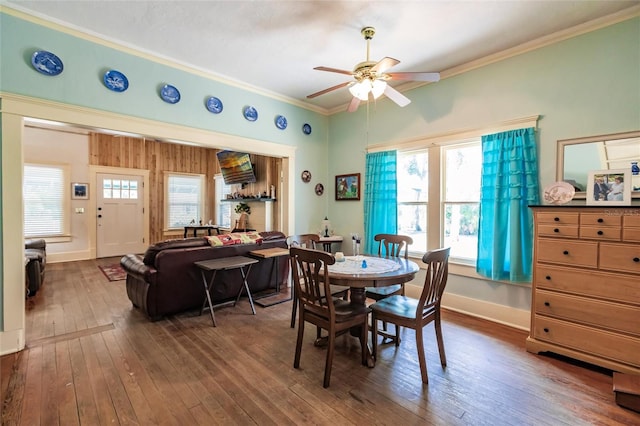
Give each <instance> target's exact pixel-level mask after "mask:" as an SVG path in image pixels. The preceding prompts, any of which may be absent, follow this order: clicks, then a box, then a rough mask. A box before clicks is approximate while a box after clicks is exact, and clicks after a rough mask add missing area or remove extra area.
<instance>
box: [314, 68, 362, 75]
mask: <svg viewBox="0 0 640 426" xmlns="http://www.w3.org/2000/svg"><path fill="white" fill-rule="evenodd" d="M314 70H318V71H328V72H337V73H338V74H346V75H353V72H352V71H347V70H339V69H337V68H329V67H315V68H314Z"/></svg>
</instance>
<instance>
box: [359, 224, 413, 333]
mask: <svg viewBox="0 0 640 426" xmlns="http://www.w3.org/2000/svg"><path fill="white" fill-rule="evenodd" d="M373 239H374V240H375V241H377V242H378V256H386V257H400V256H404V258H405V259H408V258H409V246H410V245H411V244H413V238H411V237H409V236H408V235H397V234H377V235H376V236H374V237H373ZM396 294H399V295H402V296H404V283H401V284H393V285H389V286H384V287H367V288H366V289H365V296H366V297H367V298H368V299H373V300H375V301H376V302H377V301H379V300H382V299H384V298H387V297H389V296H393V295H396ZM373 325H374V326H375V324H373ZM373 329H374V330H376V332H377V333H378V334H380V335H381V336H383V337H385V338H388V339H392V340H394V339H397V337H394V335H391V334H389V333H388V332H387V323H386V322H384V321H383V322H382V329H380V330H377V329H376V328H375V327H374V328H373ZM397 335H398V333H396V334H395V336H397Z"/></svg>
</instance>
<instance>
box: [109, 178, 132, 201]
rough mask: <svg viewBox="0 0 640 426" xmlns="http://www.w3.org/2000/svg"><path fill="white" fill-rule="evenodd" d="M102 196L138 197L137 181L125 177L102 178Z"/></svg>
mask: <svg viewBox="0 0 640 426" xmlns="http://www.w3.org/2000/svg"><path fill="white" fill-rule="evenodd" d="M102 198H104V199H105V200H107V199H115V198H127V199H131V200H137V199H138V181H137V180H126V179H104V180H103V181H102Z"/></svg>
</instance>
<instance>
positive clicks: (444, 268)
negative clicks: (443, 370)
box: [369, 248, 449, 383]
mask: <svg viewBox="0 0 640 426" xmlns="http://www.w3.org/2000/svg"><path fill="white" fill-rule="evenodd" d="M422 261H423V262H424V263H425V264H426V265H427V270H426V278H425V281H424V287H423V288H422V293H421V294H420V299H419V300H418V299H414V298H411V297H407V296H402V295H395V296H390V297H387V298H385V299H382V300H380V301H379V302H376V303H374V304H372V305H370V306H369V307H370V308H371V311H372V316H371V318H372V323H373V326H374V327H375V326H376V322H377V321H379V320H380V321H387V322H390V323H392V324H394V325H395V329H396V339H395V342H396V346H398V345H399V343H400V340H399V339H398V337H399V336H398V334H399V332H398V330H399V328H400V327H408V328H412V329H414V330H415V331H416V347H417V348H418V361H419V362H420V373H421V374H422V382H423V383H428V382H429V379H428V378H427V361H426V358H425V353H424V342H423V334H422V329H423V328H424V326H425V325H427V324H429V323H430V322H432V321H433V322H434V326H435V329H436V339H437V341H438V351H439V352H440V364H442V367H446V365H447V359H446V357H445V353H444V342H443V340H442V326H441V321H440V300H441V298H442V293H443V292H444V288H445V286H446V285H447V277H448V275H449V248H442V249H438V250H432V251H429V252H427V253H426V254H425V255H424V256H423V257H422ZM377 356H378V336H377V335H376V333H375V332H374V333H373V357H374V359H376V358H377Z"/></svg>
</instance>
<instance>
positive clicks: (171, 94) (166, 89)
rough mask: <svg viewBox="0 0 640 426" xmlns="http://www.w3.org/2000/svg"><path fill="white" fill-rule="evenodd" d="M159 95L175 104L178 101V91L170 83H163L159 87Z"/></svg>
mask: <svg viewBox="0 0 640 426" xmlns="http://www.w3.org/2000/svg"><path fill="white" fill-rule="evenodd" d="M160 97H161V98H162V100H163V101H165V102H167V103H169V104H177V103H178V102H180V91H178V89H176V88H175V87H173V86H172V85H170V84H165V85H164V86H162V89H160Z"/></svg>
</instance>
